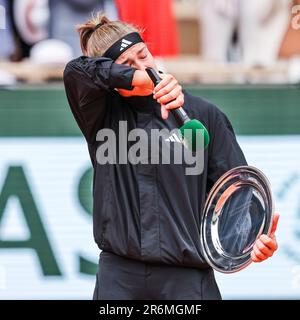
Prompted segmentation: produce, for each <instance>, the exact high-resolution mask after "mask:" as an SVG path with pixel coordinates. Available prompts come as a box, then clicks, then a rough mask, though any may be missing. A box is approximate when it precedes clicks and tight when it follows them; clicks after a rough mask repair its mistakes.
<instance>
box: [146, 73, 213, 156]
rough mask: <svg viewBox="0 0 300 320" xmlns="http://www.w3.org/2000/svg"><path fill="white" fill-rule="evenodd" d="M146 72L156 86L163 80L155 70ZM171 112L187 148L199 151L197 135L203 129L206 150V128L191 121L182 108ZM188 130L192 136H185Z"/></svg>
mask: <svg viewBox="0 0 300 320" xmlns="http://www.w3.org/2000/svg"><path fill="white" fill-rule="evenodd" d="M145 71H146V72H147V73H148V76H149V77H150V79H151V80H152V82H153V83H154V85H155V86H156V85H158V84H159V83H160V81H161V80H162V79H161V78H160V77H159V75H158V74H157V73H156V71H155V70H154V69H153V68H146V69H145ZM169 111H170V112H171V113H172V114H173V116H174V118H175V119H176V121H177V123H178V125H179V126H180V127H179V132H180V134H181V136H182V138H183V141H184V142H185V144H186V145H187V147H188V148H189V149H192V151H196V150H197V145H196V141H197V140H196V134H197V130H198V129H201V134H202V135H203V138H204V149H206V148H207V146H208V144H209V133H208V131H207V129H206V128H205V126H204V125H203V124H202V123H201V122H200V121H199V120H197V119H192V120H191V119H190V118H189V116H188V115H187V113H186V112H185V110H184V109H183V108H182V107H179V108H176V109H170V110H169ZM186 129H191V130H192V134H189V135H188V136H187V137H185V136H184V130H186ZM190 140H191V141H190Z"/></svg>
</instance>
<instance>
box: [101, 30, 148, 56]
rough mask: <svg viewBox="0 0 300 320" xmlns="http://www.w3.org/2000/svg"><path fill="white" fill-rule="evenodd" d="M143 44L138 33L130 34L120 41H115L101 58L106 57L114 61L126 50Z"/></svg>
mask: <svg viewBox="0 0 300 320" xmlns="http://www.w3.org/2000/svg"><path fill="white" fill-rule="evenodd" d="M140 42H144V41H143V39H142V38H141V36H140V35H139V33H138V32H131V33H129V34H127V35H125V36H124V37H122V38H121V39H119V40H117V41H116V42H115V43H114V44H113V45H112V46H111V47H110V48H108V49H107V50H106V52H105V53H104V54H103V57H107V58H110V59H112V60H113V61H116V60H117V59H118V57H119V56H120V55H121V54H122V53H123V52H124V51H126V50H127V49H129V48H130V47H132V46H134V45H135V44H136V43H140Z"/></svg>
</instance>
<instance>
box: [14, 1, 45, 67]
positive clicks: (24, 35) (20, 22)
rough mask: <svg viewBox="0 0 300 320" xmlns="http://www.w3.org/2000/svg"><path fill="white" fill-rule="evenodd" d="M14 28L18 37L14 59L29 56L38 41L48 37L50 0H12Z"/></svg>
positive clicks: (16, 37) (18, 59)
mask: <svg viewBox="0 0 300 320" xmlns="http://www.w3.org/2000/svg"><path fill="white" fill-rule="evenodd" d="M9 11H10V16H11V17H12V28H13V32H14V36H15V39H16V51H15V53H14V56H13V60H15V61H20V60H22V59H23V58H28V57H29V55H30V49H31V48H32V46H33V45H34V44H36V43H38V42H39V41H41V40H44V39H46V38H48V22H49V7H48V0H11V1H10V2H9Z"/></svg>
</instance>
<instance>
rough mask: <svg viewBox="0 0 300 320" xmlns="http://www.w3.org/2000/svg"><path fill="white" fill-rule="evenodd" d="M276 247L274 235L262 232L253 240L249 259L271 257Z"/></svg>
mask: <svg viewBox="0 0 300 320" xmlns="http://www.w3.org/2000/svg"><path fill="white" fill-rule="evenodd" d="M277 248H278V245H277V242H276V238H275V236H273V237H268V236H267V235H265V234H263V235H261V236H260V237H259V238H258V239H257V240H256V241H255V244H254V246H253V250H252V252H251V259H252V261H253V262H262V261H264V260H266V259H268V258H270V257H272V256H273V254H274V252H275V251H276V250H277Z"/></svg>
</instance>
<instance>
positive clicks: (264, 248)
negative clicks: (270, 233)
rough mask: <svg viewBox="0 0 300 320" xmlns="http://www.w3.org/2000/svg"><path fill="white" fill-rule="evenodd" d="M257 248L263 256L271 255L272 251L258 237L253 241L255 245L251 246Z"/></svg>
mask: <svg viewBox="0 0 300 320" xmlns="http://www.w3.org/2000/svg"><path fill="white" fill-rule="evenodd" d="M254 248H257V249H258V250H259V252H261V253H263V254H264V255H265V256H267V257H268V258H269V257H272V255H273V253H274V251H273V250H271V249H270V248H269V247H267V246H266V245H265V244H264V243H263V242H262V241H261V240H260V239H257V240H256V242H255V245H254V247H253V249H254Z"/></svg>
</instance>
